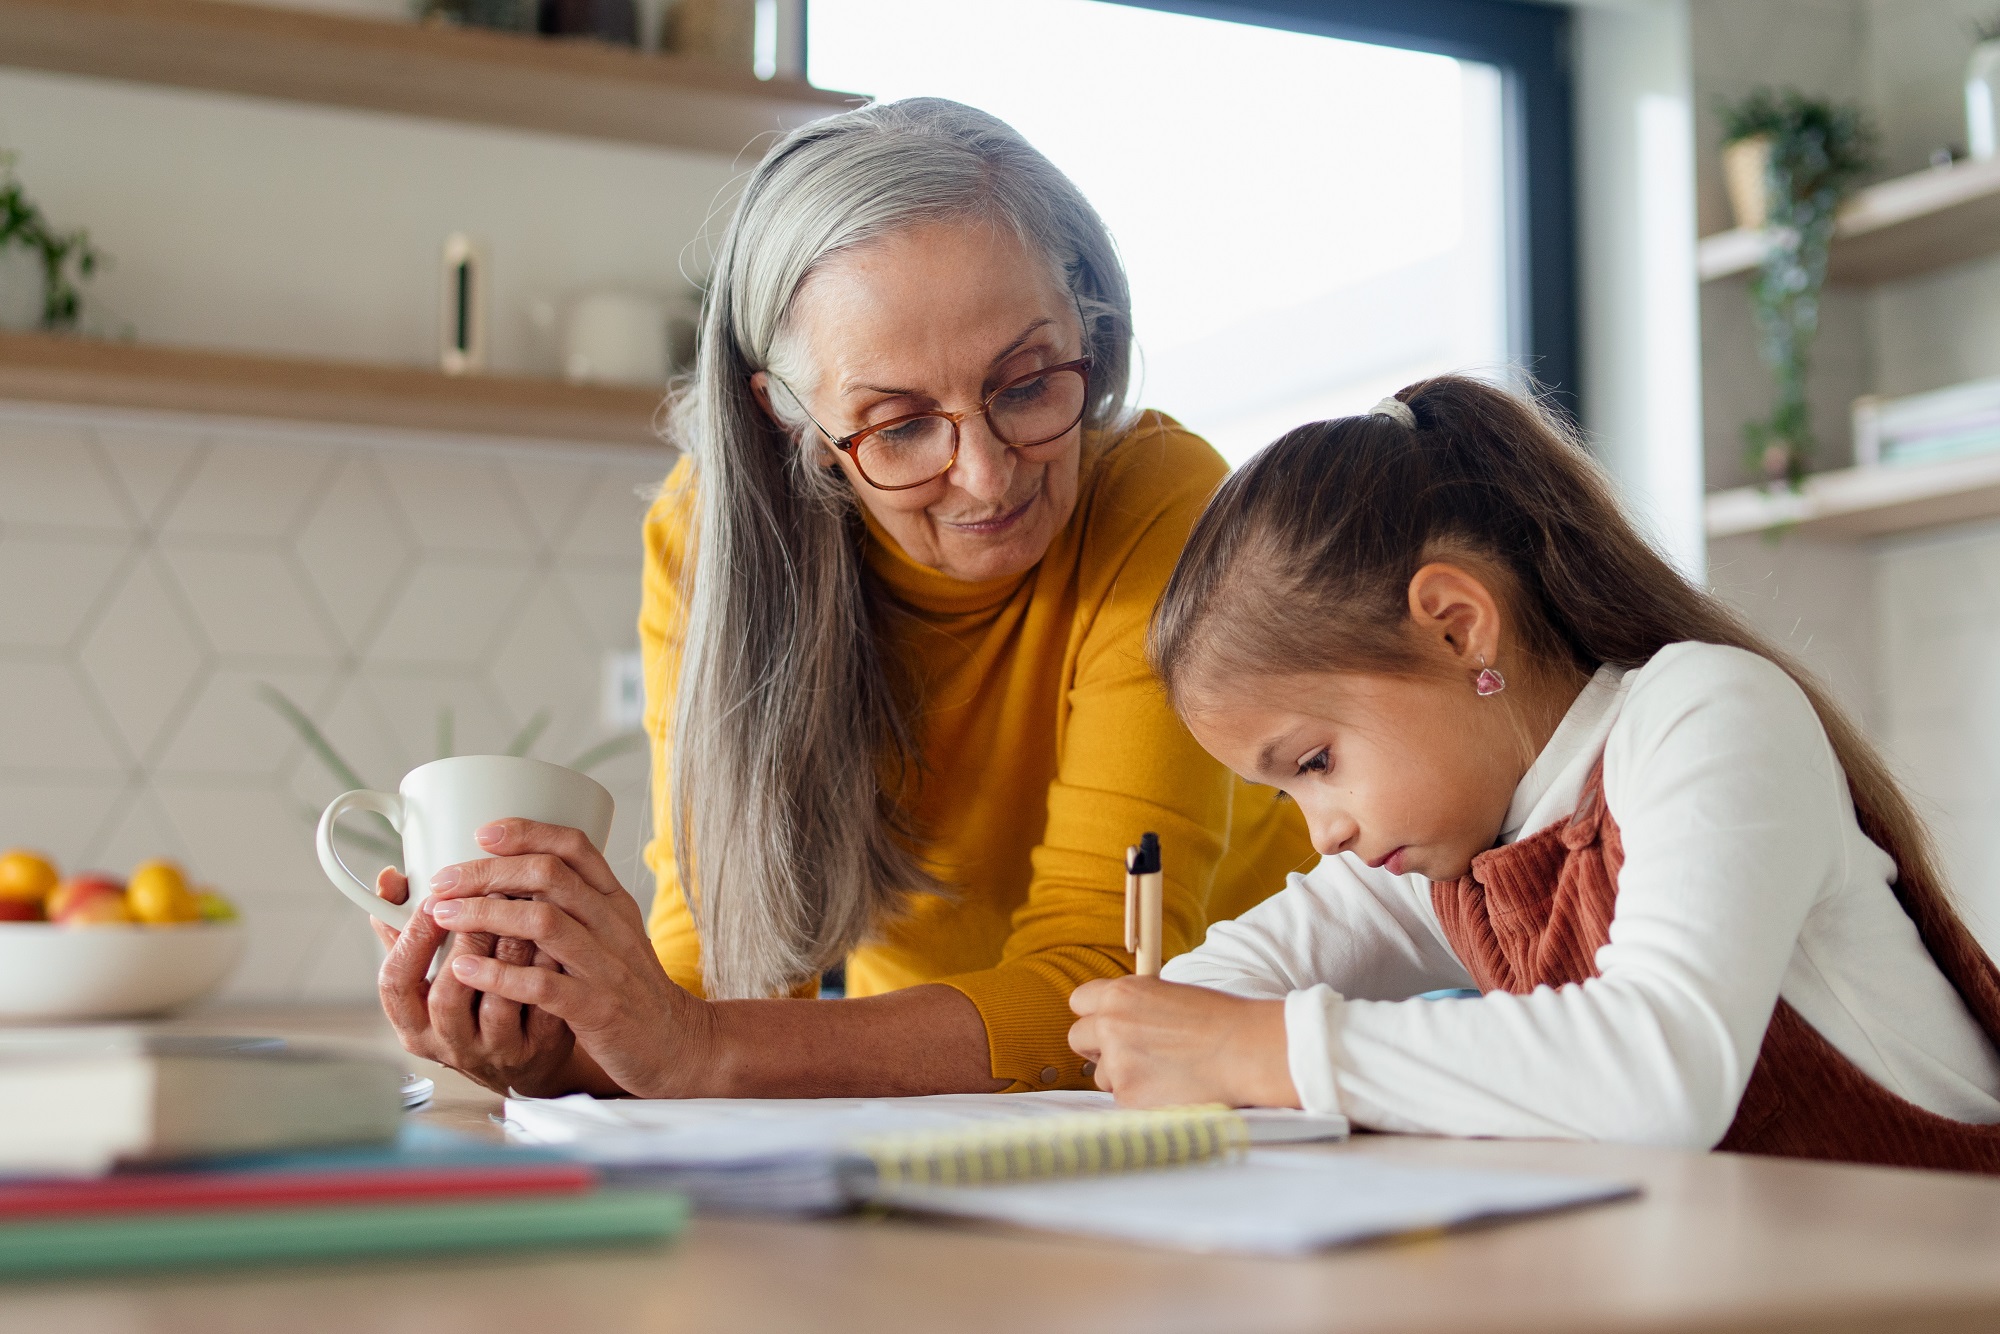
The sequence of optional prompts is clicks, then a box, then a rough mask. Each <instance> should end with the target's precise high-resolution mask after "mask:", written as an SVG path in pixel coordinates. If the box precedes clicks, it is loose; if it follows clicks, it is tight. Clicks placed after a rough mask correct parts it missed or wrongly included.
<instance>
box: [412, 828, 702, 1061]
mask: <svg viewBox="0 0 2000 1334" xmlns="http://www.w3.org/2000/svg"><path fill="white" fill-rule="evenodd" d="M476 837H477V838H478V839H479V845H480V846H481V847H483V848H485V849H486V850H487V851H489V852H491V853H492V854H493V856H491V857H489V858H486V859H483V860H480V861H472V862H461V863H460V864H459V865H457V866H448V867H446V868H445V869H444V870H442V871H439V872H438V873H437V875H436V876H435V877H434V878H433V879H432V881H431V896H430V898H428V899H427V900H425V902H424V905H423V908H422V910H421V913H420V915H422V916H425V917H427V918H428V919H430V920H431V921H432V923H433V924H434V926H433V929H435V930H439V931H453V932H474V933H478V934H479V935H481V936H484V937H497V938H499V939H500V940H501V941H502V942H505V943H512V944H513V945H515V946H516V947H518V948H520V949H522V950H525V951H532V953H533V959H534V961H533V962H531V961H529V960H528V959H527V958H525V957H524V956H523V954H521V953H513V952H506V953H503V952H500V951H497V950H496V951H495V952H494V953H493V954H491V955H490V956H489V955H486V954H484V953H481V952H471V951H466V952H460V953H457V954H455V955H454V956H453V957H452V959H451V960H450V961H449V964H448V969H449V971H450V973H451V975H452V977H453V978H454V979H455V981H456V982H457V983H458V984H460V985H462V986H464V987H467V988H473V989H477V990H478V991H481V992H484V993H485V994H486V996H487V997H488V998H489V999H493V998H496V997H498V998H505V999H506V1000H508V1001H512V1002H514V1003H515V1004H516V1005H517V1006H520V1005H525V1006H529V1007H531V1008H530V1009H529V1011H528V1012H529V1013H530V1014H546V1015H551V1016H553V1017H554V1018H556V1019H557V1020H560V1021H562V1022H563V1023H564V1024H566V1025H567V1026H568V1030H569V1031H570V1032H572V1033H574V1034H575V1035H576V1042H577V1045H578V1047H579V1048H580V1049H581V1051H582V1053H583V1054H584V1055H587V1056H588V1057H590V1058H591V1059H593V1060H594V1061H595V1063H596V1065H597V1066H598V1068H599V1069H601V1070H602V1071H603V1073H604V1074H605V1075H606V1076H607V1077H608V1078H609V1079H611V1080H613V1081H615V1082H616V1083H617V1085H618V1086H619V1087H620V1088H621V1089H623V1090H624V1091H626V1092H628V1093H632V1094H634V1095H636V1096H639V1097H649V1098H671V1097H686V1096H689V1095H690V1094H691V1093H695V1092H698V1091H700V1088H701V1086H702V1083H703V1081H704V1080H705V1079H706V1078H707V1077H708V1075H709V1073H710V1071H711V1068H712V1066H713V1065H714V1063H715V1057H716V1054H717V1053H716V1051H715V1046H716V1043H715V1024H714V1015H713V1010H712V1007H710V1006H709V1005H708V1004H707V1003H706V1002H705V1001H702V1000H701V999H699V998H697V997H695V996H693V995H690V994H689V993H688V992H686V991H684V990H682V989H681V988H680V987H678V986H675V985H674V983H673V981H672V980H671V979H670V978H668V976H667V974H666V970H665V969H663V968H662V967H660V961H659V957H658V956H657V955H656V954H654V952H653V942H652V941H651V940H650V939H648V938H647V935H646V924H645V921H644V920H643V918H642V917H641V915H640V912H639V905H638V904H637V903H635V902H634V901H633V899H632V896H631V895H630V894H627V893H626V892H625V887H624V886H623V885H621V884H619V883H618V877H617V876H615V875H613V874H612V873H611V867H610V864H609V863H607V862H606V861H605V860H604V856H603V854H602V853H600V852H598V850H597V849H596V848H594V847H592V846H591V845H590V840H589V839H587V838H585V837H584V836H583V834H582V833H581V832H579V831H577V830H575V829H566V828H563V827H561V826H559V825H548V824H538V823H536V822H535V821H533V820H499V821H496V822H494V823H493V824H489V825H486V826H485V827H483V828H481V829H480V830H479V831H478V834H477V835H476ZM544 959H546V960H547V961H548V962H549V963H552V964H554V965H555V966H554V967H548V966H537V965H538V964H539V963H540V962H541V961H542V960H544Z"/></svg>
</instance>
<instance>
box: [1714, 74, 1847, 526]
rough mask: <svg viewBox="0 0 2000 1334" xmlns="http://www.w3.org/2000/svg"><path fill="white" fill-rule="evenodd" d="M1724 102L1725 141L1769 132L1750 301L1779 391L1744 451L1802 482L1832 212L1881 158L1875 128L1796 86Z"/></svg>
mask: <svg viewBox="0 0 2000 1334" xmlns="http://www.w3.org/2000/svg"><path fill="white" fill-rule="evenodd" d="M1719 111H1720V114H1721V118H1722V126H1723V143H1724V145H1725V151H1726V149H1727V147H1728V146H1730V145H1740V144H1748V143H1751V142H1753V141H1755V140H1758V139H1762V140H1763V141H1764V145H1763V148H1762V149H1761V150H1760V151H1761V152H1762V154H1763V177H1764V179H1763V187H1764V188H1763V205H1764V219H1763V221H1764V224H1765V226H1766V228H1767V233H1768V244H1767V246H1766V248H1765V251H1764V261H1763V263H1762V264H1761V265H1759V267H1758V270H1757V273H1756V276H1755V277H1753V278H1752V279H1751V280H1750V307H1751V311H1752V314H1753V315H1754V316H1755V319H1756V323H1757V350H1758V354H1759V356H1760V357H1761V358H1762V359H1763V362H1764V364H1765V365H1766V366H1768V367H1769V368H1770V370H1771V377H1772V380H1773V382H1774V387H1775V389H1776V394H1775V401H1774V402H1773V404H1772V407H1771V415H1770V416H1769V417H1767V418H1765V419H1763V420H1761V421H1753V422H1750V423H1747V424H1746V425H1745V426H1744V428H1743V442H1744V451H1745V459H1746V461H1747V463H1748V464H1749V467H1750V470H1751V472H1753V473H1754V474H1756V475H1758V476H1760V477H1763V478H1764V479H1765V480H1766V481H1768V482H1773V483H1776V482H1783V483H1785V484H1787V485H1789V486H1791V487H1793V488H1795V489H1796V488H1797V487H1798V486H1799V484H1800V482H1801V481H1802V480H1803V479H1804V477H1805V473H1806V467H1807V465H1808V463H1810V462H1811V460H1812V456H1813V453H1814V450H1815V447H1816V441H1815V439H1814V436H1813V429H1812V410H1811V408H1810V407H1809V406H1808V404H1807V402H1806V379H1807V375H1808V373H1809V371H1810V369H1811V364H1812V345H1813V339H1814V338H1815V337H1816V336H1817V335H1818V333H1819V298H1820V290H1821V289H1822V288H1823V287H1824V286H1825V285H1826V265H1827V257H1828V252H1829V250H1830V249H1831V247H1832V244H1833V227H1834V217H1835V214H1836V213H1837V212H1838V211H1839V208H1840V205H1841V203H1842V202H1843V201H1844V200H1845V199H1846V198H1847V196H1848V195H1849V193H1851V192H1852V191H1853V189H1854V186H1855V184H1856V183H1857V182H1858V181H1859V180H1860V179H1861V177H1862V176H1863V175H1864V174H1865V173H1866V172H1867V171H1868V169H1869V167H1870V166H1871V165H1872V163H1873V161H1874V130H1873V128H1872V127H1871V126H1870V125H1869V123H1868V120H1867V117H1866V116H1864V115H1863V114H1862V112H1861V110H1860V108H1858V107H1854V106H1848V105H1842V104H1839V103H1834V102H1829V101H1825V100H1823V99H1819V98H1810V97H1806V96H1804V95H1803V94H1801V93H1799V92H1797V91H1795V90H1789V89H1788V90H1785V91H1782V92H1779V91H1774V90H1772V89H1769V88H1760V89H1758V90H1756V91H1755V92H1753V93H1751V94H1750V95H1749V96H1748V97H1746V98H1744V99H1743V100H1742V101H1740V102H1735V103H1730V104H1727V105H1724V106H1722V107H1720V108H1719Z"/></svg>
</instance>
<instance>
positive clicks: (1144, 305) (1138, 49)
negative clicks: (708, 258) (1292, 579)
mask: <svg viewBox="0 0 2000 1334" xmlns="http://www.w3.org/2000/svg"><path fill="white" fill-rule="evenodd" d="M1322 7H1323V8H1337V6H1322ZM1418 7H1419V8H1421V6H1418ZM808 13H809V20H808V22H809V26H808V38H807V48H806V49H807V53H808V62H809V73H810V76H811V78H812V81H813V82H814V83H816V84H819V85H821V86H823V87H835V88H858V89H863V90H866V91H868V92H870V93H873V94H875V95H876V96H878V97H882V98H885V99H886V98H897V97H907V96H915V95H920V94H928V95H935V96H941V97H950V98H954V99H956V100H958V101H962V102H967V103H970V104H972V105H975V106H979V107H982V108H984V109H986V110H988V111H991V112H993V113H994V114H995V115H998V116H1000V117H1001V118H1003V119H1005V120H1006V121H1008V122H1009V123H1010V124H1012V125H1014V126H1015V128H1017V129H1019V130H1020V131H1021V132H1022V134H1024V135H1025V136H1026V137H1027V138H1028V140H1029V141H1030V142H1032V143H1033V144H1035V145H1036V147H1038V148H1040V149H1041V150H1042V151H1043V152H1044V153H1046V154H1047V155H1048V156H1049V157H1050V158H1051V159H1052V160H1053V161H1054V162H1055V163H1056V164H1057V165H1058V166H1060V167H1061V168H1062V169H1063V170H1064V171H1066V172H1067V173H1069V175H1070V176H1071V178H1072V179H1074V180H1075V181H1076V183H1077V185H1078V186H1079V188H1081V189H1082V191H1083V192H1084V194H1085V195H1086V196H1087V197H1088V198H1089V199H1090V200H1091V201H1092V203H1094V204H1095V205H1096V206H1097V208H1098V209H1099V211H1100V212H1101V213H1102V214H1103V216H1104V220H1105V222H1106V224H1107V225H1108V226H1109V227H1110V229H1111V232H1112V235H1113V236H1114V237H1115V238H1116V239H1117V241H1118V244H1119V247H1120V250H1121V251H1122V253H1123V254H1124V257H1125V261H1126V266H1127V269H1128V271H1129V273H1130V276H1131V280H1132V292H1133V313H1134V317H1135V323H1136V327H1137V333H1138V341H1139V353H1140V355H1139V358H1138V360H1137V362H1136V365H1135V371H1136V373H1137V378H1138V384H1137V386H1136V388H1137V395H1136V397H1137V399H1138V401H1139V402H1140V403H1142V404H1143V405H1145V406H1149V407H1158V408H1160V409H1162V410H1165V411H1167V412H1169V413H1171V414H1172V415H1174V416H1176V417H1178V418H1179V419H1181V420H1182V421H1183V422H1184V423H1186V424H1187V425H1188V426H1189V427H1190V428H1192V429H1194V430H1196V431H1197V432H1199V433H1200V434H1202V435H1204V436H1206V437H1207V438H1208V439H1209V440H1210V441H1212V442H1213V443H1214V444H1215V445H1216V447H1217V448H1218V449H1219V450H1221V451H1222V453H1223V454H1224V456H1225V457H1227V458H1229V459H1230V460H1231V461H1232V462H1240V461H1241V460H1242V459H1244V458H1246V457H1248V456H1249V454H1250V453H1252V452H1254V451H1255V450H1256V449H1257V448H1259V447H1260V446H1262V445H1263V444H1265V443H1267V442H1268V441H1269V440H1271V439H1272V438H1273V437H1274V436H1276V435H1277V434H1279V433H1280V432H1281V431H1283V430H1285V429H1286V428H1288V427H1291V426H1294V425H1297V424H1298V423H1300V422H1304V421H1310V420H1314V419H1316V418H1321V417H1328V416H1335V415H1340V414H1343V413H1349V412H1357V411H1362V410H1365V409H1366V408H1367V407H1368V405H1369V404H1371V403H1372V402H1374V401H1375V400H1376V399H1377V398H1379V397H1380V396H1382V395H1383V394H1385V393H1388V392H1390V391H1391V390H1394V389H1396V388H1398V387H1400V386H1401V385H1403V384H1406V383H1408V382H1409V381H1411V380H1413V379H1417V378H1420V377H1421V376H1424V375H1428V374H1434V373H1437V372H1439V371H1445V370H1471V371H1474V372H1479V373H1484V374H1488V375H1493V376H1496V377H1502V376H1507V375H1509V373H1510V371H1511V370H1513V369H1514V368H1518V367H1520V366H1523V365H1526V364H1531V365H1533V366H1534V367H1535V369H1536V370H1537V371H1538V373H1541V374H1543V375H1545V376H1546V375H1547V374H1548V368H1547V367H1546V366H1545V365H1543V364H1542V362H1543V360H1544V359H1545V353H1543V352H1542V349H1540V348H1538V347H1537V346H1536V344H1535V337H1534V335H1535V328H1534V325H1533V322H1532V321H1531V319H1530V314H1531V297H1532V295H1533V294H1532V293H1531V291H1530V290H1529V285H1528V284H1527V282H1526V281H1525V276H1524V275H1525V265H1524V264H1522V263H1521V262H1520V260H1519V258H1518V256H1519V254H1520V252H1521V247H1522V240H1523V238H1522V236H1521V231H1522V229H1521V228H1520V227H1518V226H1515V225H1514V224H1513V223H1512V222H1511V221H1510V220H1511V219H1512V218H1514V217H1516V216H1519V206H1520V204H1521V202H1522V201H1521V199H1520V193H1521V191H1520V187H1519V186H1518V184H1515V182H1516V180H1517V179H1518V176H1519V173H1518V172H1516V171H1514V170H1513V169H1512V166H1511V165H1510V161H1509V154H1508V143H1509V138H1508V136H1509V134H1510V115H1509V106H1510V83H1509V75H1508V74H1507V73H1506V72H1504V71H1503V69H1502V68H1501V67H1500V66H1498V65H1496V64H1493V63H1486V62H1483V61H1480V60H1476V59H1470V58H1463V57H1461V56H1459V55H1454V54H1440V53H1437V52H1435V51H1427V50H1413V49H1407V47H1402V46H1389V45H1380V44H1375V43H1372V42H1365V41H1356V40H1346V39H1344V38H1342V37H1339V36H1329V35H1323V34H1321V33H1314V32H1299V31H1288V30H1284V29H1280V28H1273V27H1267V26H1261V25H1260V24H1253V23H1242V22H1233V21H1225V20H1223V19H1218V18H1212V17H1200V16H1195V15H1189V14H1179V13H1168V12H1162V11H1160V10H1157V9H1151V8H1139V7H1135V6H1130V5H1123V4H1110V3H1099V2H1098V0H1012V3H1009V4H1007V5H1005V6H997V5H989V4H973V3H967V2H966V0H811V5H810V9H809V11H808ZM1566 149H1567V145H1566V144H1565V145H1564V150H1565V151H1566ZM1562 369H1563V372H1564V373H1565V375H1566V373H1567V366H1566V365H1565V366H1564V367H1563V368H1562Z"/></svg>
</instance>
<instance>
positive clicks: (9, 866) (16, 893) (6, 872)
mask: <svg viewBox="0 0 2000 1334" xmlns="http://www.w3.org/2000/svg"><path fill="white" fill-rule="evenodd" d="M61 879H62V876H61V875H60V874H59V873H58V872H57V871H56V867H55V863H54V862H52V861H50V860H49V859H48V858H47V857H45V856H43V855H42V854H41V853H39V852H30V851H29V850H28V849H26V848H9V849H8V850H7V851H6V852H0V899H34V900H36V901H37V902H39V901H40V900H42V899H46V898H47V897H48V896H49V891H50V890H52V889H54V888H55V887H56V884H57V882H58V881H60V880H61Z"/></svg>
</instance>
